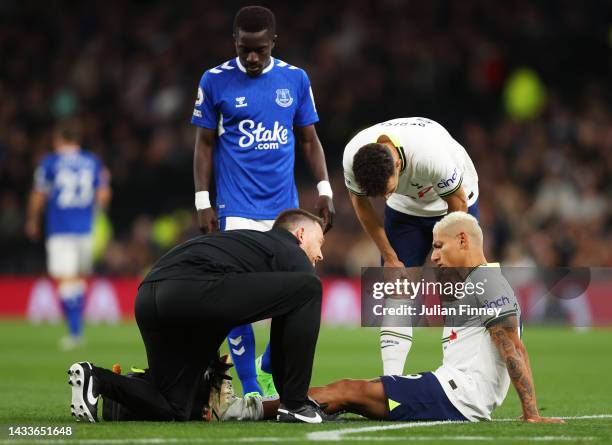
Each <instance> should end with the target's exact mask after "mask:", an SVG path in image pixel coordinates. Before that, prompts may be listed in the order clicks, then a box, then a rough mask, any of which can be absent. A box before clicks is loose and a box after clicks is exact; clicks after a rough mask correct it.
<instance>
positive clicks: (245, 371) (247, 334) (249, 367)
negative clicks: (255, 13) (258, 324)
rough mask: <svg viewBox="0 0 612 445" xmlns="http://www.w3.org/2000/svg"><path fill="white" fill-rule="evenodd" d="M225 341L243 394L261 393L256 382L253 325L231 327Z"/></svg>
mask: <svg viewBox="0 0 612 445" xmlns="http://www.w3.org/2000/svg"><path fill="white" fill-rule="evenodd" d="M227 343H228V345H229V350H230V353H231V355H232V361H233V362H234V367H235V368H236V373H237V374H238V378H239V379H240V382H241V383H242V391H243V393H244V395H254V394H260V395H261V394H263V392H262V390H261V388H260V386H259V384H258V383H257V370H256V368H255V334H254V333H253V327H252V326H251V325H250V324H246V325H243V326H237V327H235V328H233V329H232V330H231V331H230V333H229V335H228V336H227Z"/></svg>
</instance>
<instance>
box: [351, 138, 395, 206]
mask: <svg viewBox="0 0 612 445" xmlns="http://www.w3.org/2000/svg"><path fill="white" fill-rule="evenodd" d="M393 170H394V166H393V156H391V152H390V151H389V148H388V147H387V146H386V145H383V144H378V143H372V144H367V145H364V146H363V147H361V148H360V149H359V150H358V151H357V153H356V154H355V157H354V158H353V173H354V174H355V180H356V181H357V184H358V185H359V187H360V188H361V190H362V191H363V192H364V193H365V194H366V195H367V196H383V195H384V194H385V193H386V192H387V184H388V183H389V178H390V177H391V176H393Z"/></svg>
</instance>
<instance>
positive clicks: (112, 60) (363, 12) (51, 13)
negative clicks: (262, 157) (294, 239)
mask: <svg viewBox="0 0 612 445" xmlns="http://www.w3.org/2000/svg"><path fill="white" fill-rule="evenodd" d="M244 5H245V3H244V2H241V3H239V2H232V1H225V2H211V1H191V2H187V1H185V2H168V1H163V2H154V1H151V2H126V1H108V0H107V1H84V2H77V1H74V2H72V1H71V2H67V1H49V2H40V1H35V0H34V1H32V0H31V1H23V0H0V247H1V248H0V273H43V272H44V269H45V252H44V244H43V242H42V241H31V240H29V239H27V238H26V237H25V234H24V228H23V227H24V216H25V209H26V203H27V197H28V193H29V190H30V188H31V185H32V178H33V171H34V168H35V165H36V163H37V162H38V161H39V160H40V158H41V157H42V156H43V155H44V154H45V153H46V152H48V151H50V150H51V148H52V147H51V138H50V130H51V128H52V126H53V124H54V122H56V120H57V119H60V118H62V117H66V116H73V115H76V116H80V117H81V118H82V120H83V122H84V124H85V130H86V132H85V140H84V146H85V147H86V148H88V149H90V150H92V151H94V152H95V153H97V154H98V155H99V156H100V157H101V158H102V159H103V160H104V162H105V163H106V165H107V166H108V167H109V168H110V171H111V174H112V188H113V200H112V204H111V206H110V208H109V209H108V212H107V214H106V215H100V217H99V219H98V226H97V265H96V270H97V272H99V273H103V274H109V275H139V274H142V273H144V272H145V271H146V270H147V267H148V266H149V265H150V264H151V262H152V261H154V260H155V259H156V258H157V257H158V256H159V255H160V254H161V253H162V252H163V251H165V250H166V249H167V248H169V247H170V246H172V245H174V244H175V243H177V242H179V241H181V240H183V239H185V238H188V237H190V236H193V235H195V234H197V229H196V226H195V223H194V211H193V191H194V190H193V175H192V158H193V145H194V134H195V130H194V128H193V127H192V126H191V125H190V124H189V122H190V118H191V113H192V109H193V103H194V100H195V96H196V94H195V93H196V88H197V85H198V81H199V79H200V76H201V75H202V73H203V71H204V70H206V69H208V68H211V67H214V66H216V65H219V64H221V63H223V62H224V61H226V60H227V59H229V58H232V57H234V56H235V54H234V47H233V41H232V36H231V31H232V30H231V24H232V19H233V16H234V14H235V12H236V11H237V10H238V8H239V7H241V6H244ZM264 5H265V6H268V7H270V8H271V9H272V10H273V11H274V12H275V13H276V17H277V23H278V41H277V45H276V48H275V51H274V54H273V55H274V56H275V57H277V58H280V59H283V60H285V61H287V62H289V63H291V64H293V65H297V66H299V67H302V68H304V69H305V70H306V71H307V72H308V74H309V76H310V79H311V82H312V85H313V90H314V94H315V100H316V103H317V109H318V112H319V116H320V119H321V120H320V123H318V124H317V130H318V133H319V137H320V139H321V141H322V143H323V146H324V149H325V151H326V156H327V163H328V169H329V172H330V175H331V177H332V178H331V180H332V186H333V188H334V192H335V200H334V201H335V205H336V210H337V215H336V219H335V228H334V229H333V230H332V231H331V232H330V233H329V235H328V237H327V241H326V244H325V246H324V254H325V256H326V260H325V261H324V262H323V263H322V264H321V266H320V272H321V273H323V274H327V275H347V274H348V275H352V274H357V273H358V272H359V268H360V267H361V266H363V265H376V264H378V261H379V260H378V253H377V251H376V249H375V247H374V246H373V245H372V243H371V242H370V241H369V239H368V238H367V236H366V235H365V234H364V232H363V231H362V229H361V228H360V226H359V223H358V221H357V219H356V217H355V215H354V212H353V210H352V208H351V204H350V201H349V200H348V195H347V192H346V190H345V188H344V185H343V180H342V171H341V158H342V151H343V149H344V145H345V143H346V142H347V141H348V140H349V139H350V138H351V137H352V136H353V135H354V134H355V133H356V132H357V131H359V130H360V129H362V128H364V127H366V126H369V125H371V124H373V123H376V122H380V121H384V120H387V119H391V118H395V117H405V116H426V117H429V118H431V119H434V120H436V121H438V122H440V123H441V124H442V125H444V126H445V127H446V128H447V129H448V130H449V131H450V132H451V134H452V135H453V136H454V137H455V138H456V139H457V140H459V141H460V142H461V143H462V144H463V145H464V146H465V147H466V149H467V151H468V153H469V154H470V156H471V157H472V159H473V160H474V163H475V165H476V168H477V171H478V174H479V177H480V208H481V212H482V225H483V228H484V230H485V237H486V249H487V256H488V258H489V259H490V260H496V261H504V262H505V263H506V264H516V265H530V264H536V263H537V264H542V265H547V266H557V265H582V266H612V200H611V198H612V180H611V173H612V89H611V86H612V6H611V3H610V2H607V1H597V0H592V1H588V2H578V1H572V0H559V1H526V0H508V1H505V2H494V1H489V0H482V1H476V0H457V1H450V0H429V1H426V2H422V1H402V0H378V1H359V0H357V1H350V2H348V1H347V2H329V1H327V2H323V1H311V2H298V3H295V2H266V3H264ZM298 153H299V148H298ZM296 175H297V178H298V180H299V189H300V195H301V203H302V207H304V208H307V209H312V207H313V205H314V198H315V193H316V188H315V183H314V181H313V179H312V177H311V176H310V172H309V171H308V169H307V167H306V165H305V163H304V161H303V158H301V157H300V156H298V159H297V162H296ZM382 204H383V203H382V202H379V203H378V205H379V206H382Z"/></svg>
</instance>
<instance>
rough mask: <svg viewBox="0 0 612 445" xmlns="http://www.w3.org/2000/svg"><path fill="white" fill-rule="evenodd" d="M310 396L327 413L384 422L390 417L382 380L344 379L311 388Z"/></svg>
mask: <svg viewBox="0 0 612 445" xmlns="http://www.w3.org/2000/svg"><path fill="white" fill-rule="evenodd" d="M308 395H309V396H310V397H312V398H313V399H315V400H316V401H317V402H319V403H320V404H322V405H324V404H325V405H327V407H326V408H325V412H326V413H327V414H335V413H339V412H342V411H346V412H350V413H355V414H359V415H362V416H364V417H367V418H369V419H377V420H383V419H386V418H387V416H388V415H389V406H388V403H387V396H386V394H385V389H384V387H383V385H382V383H381V381H380V379H374V380H353V379H343V380H338V381H337V382H333V383H330V384H329V385H325V386H318V387H314V388H310V390H309V391H308Z"/></svg>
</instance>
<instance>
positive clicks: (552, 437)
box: [0, 321, 612, 445]
mask: <svg viewBox="0 0 612 445" xmlns="http://www.w3.org/2000/svg"><path fill="white" fill-rule="evenodd" d="M63 332H64V327H63V326H32V325H29V324H26V323H23V322H15V321H2V322H0V359H1V360H0V427H1V430H0V445H3V444H13V443H16V444H20V443H33V442H36V443H41V444H62V443H75V444H77V443H78V444H88V445H97V444H100V445H122V444H130V443H137V444H143V445H145V444H159V443H173V444H178V443H242V442H246V443H274V442H278V443H291V444H294V443H295V444H303V443H312V442H321V443H332V442H336V443H338V442H344V443H368V442H372V443H403V442H424V443H445V444H446V443H453V442H459V443H494V442H503V443H525V442H545V443H565V444H567V443H588V444H609V443H612V384H611V383H610V381H611V372H612V331H610V330H591V331H587V332H576V331H574V330H571V329H569V328H553V327H539V328H535V327H533V328H527V329H526V330H525V335H524V340H525V344H526V345H527V349H528V350H529V353H530V357H531V363H532V366H533V371H534V375H535V381H536V390H537V395H538V405H539V407H540V410H541V413H542V414H543V415H548V416H566V417H572V418H573V417H589V418H582V419H576V418H573V419H568V420H567V424H565V425H530V424H524V423H521V422H518V421H514V420H512V419H515V418H517V417H518V416H519V414H520V406H519V402H518V399H517V396H516V394H515V392H514V390H513V388H511V389H510V393H509V395H508V397H507V398H506V402H505V403H504V405H503V406H502V407H500V408H498V410H497V411H496V412H495V413H494V417H495V419H497V420H496V421H493V422H486V423H478V424H433V425H432V424H431V423H425V424H417V425H415V424H414V423H407V422H404V423H393V422H384V423H383V422H373V421H367V420H364V419H361V418H358V417H357V416H347V417H346V420H345V421H342V422H335V423H329V424H325V425H319V426H316V425H314V426H313V425H281V424H276V423H274V422H251V423H245V422H243V423H238V422H228V423H223V424H204V423H199V422H189V423H153V422H125V423H104V422H102V423H99V424H95V425H90V424H83V423H76V422H73V421H72V419H71V417H70V414H69V408H68V406H69V403H70V402H69V398H70V396H69V394H70V391H69V386H68V385H67V383H66V381H67V378H66V369H67V368H68V366H69V365H70V364H71V363H72V362H74V361H78V360H91V361H93V362H94V363H96V364H98V365H101V366H106V367H110V366H112V364H113V363H115V362H119V363H121V365H122V366H123V369H124V372H125V371H126V370H127V369H129V367H130V365H138V366H145V365H146V361H145V354H144V349H143V346H142V344H141V343H140V338H139V334H138V330H137V328H136V326H135V325H134V324H122V325H118V326H90V327H88V328H87V331H86V333H87V338H88V342H87V345H86V346H85V347H84V348H82V349H80V350H78V351H73V352H60V351H59V350H58V349H57V340H58V338H59V337H60V336H61V335H62V334H63ZM256 333H257V339H258V350H259V351H262V350H263V346H264V342H265V341H266V340H267V327H266V326H259V327H257V328H256ZM377 337H378V332H377V330H376V329H366V328H339V327H338V328H332V327H325V328H323V329H322V330H321V335H320V337H319V343H318V347H317V356H316V361H315V365H314V373H313V379H312V384H313V385H321V384H325V383H328V382H330V381H333V380H336V379H340V378H344V377H351V378H371V377H374V376H377V375H378V374H379V373H380V370H381V364H380V359H379V351H378V346H377V343H378V338H377ZM225 349H226V347H225ZM440 358H441V347H440V329H439V328H429V329H420V330H416V331H415V343H414V345H413V347H412V350H411V352H410V356H409V357H408V361H407V369H406V372H407V373H415V372H419V371H425V370H431V369H434V368H435V367H437V366H438V364H439V362H440ZM236 386H237V390H239V389H240V386H239V385H236ZM597 415H605V416H602V417H594V416H597ZM507 419H509V420H507ZM18 425H34V426H54V425H60V426H71V427H72V430H73V435H72V436H70V437H66V436H56V437H44V438H43V437H39V438H36V437H27V438H24V437H17V436H9V426H18ZM381 427H383V428H384V429H381Z"/></svg>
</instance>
